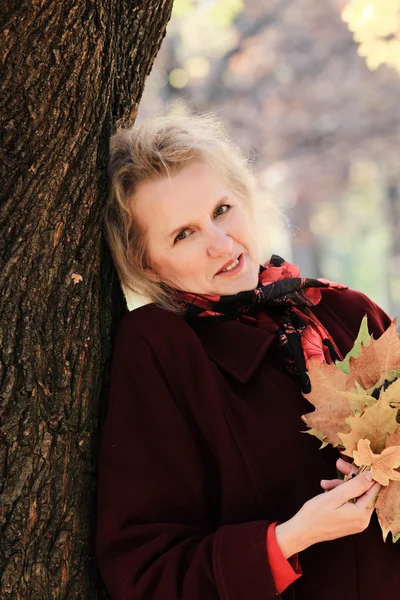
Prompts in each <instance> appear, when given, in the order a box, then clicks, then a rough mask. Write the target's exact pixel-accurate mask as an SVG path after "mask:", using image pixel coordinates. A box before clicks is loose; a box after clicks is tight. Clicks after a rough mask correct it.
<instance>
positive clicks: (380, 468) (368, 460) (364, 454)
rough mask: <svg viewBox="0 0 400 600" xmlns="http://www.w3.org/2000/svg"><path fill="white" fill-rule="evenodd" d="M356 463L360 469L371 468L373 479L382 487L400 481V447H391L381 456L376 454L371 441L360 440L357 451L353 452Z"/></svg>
mask: <svg viewBox="0 0 400 600" xmlns="http://www.w3.org/2000/svg"><path fill="white" fill-rule="evenodd" d="M353 456H354V463H355V464H356V465H357V466H358V467H371V473H372V478H373V479H374V480H375V481H377V482H378V483H380V484H381V485H389V481H390V480H391V479H393V481H400V473H399V472H398V471H395V470H394V469H397V468H398V467H400V446H390V447H389V448H385V449H384V450H382V452H381V453H380V454H374V452H372V450H371V442H370V441H369V440H365V439H363V440H358V444H357V450H354V452H353Z"/></svg>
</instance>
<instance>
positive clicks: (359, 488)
mask: <svg viewBox="0 0 400 600" xmlns="http://www.w3.org/2000/svg"><path fill="white" fill-rule="evenodd" d="M373 485H374V482H373V481H372V476H371V472H370V471H366V472H365V473H359V474H358V475H356V477H354V478H353V479H349V480H348V481H344V482H343V483H342V485H338V486H337V487H336V488H335V489H334V490H331V491H330V492H329V494H330V495H331V498H332V500H333V501H334V502H337V503H338V504H339V505H342V504H344V503H345V502H348V501H349V500H351V499H352V498H358V497H359V496H361V495H362V494H364V493H365V492H366V491H367V490H369V489H370V488H371V487H372V486H373Z"/></svg>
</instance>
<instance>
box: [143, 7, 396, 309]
mask: <svg viewBox="0 0 400 600" xmlns="http://www.w3.org/2000/svg"><path fill="white" fill-rule="evenodd" d="M353 36H354V39H353ZM399 46H400V0H351V1H348V0H325V2H320V1H319V0H270V1H269V2H259V1H258V0H214V1H213V0H197V1H196V0H175V3H174V12H173V18H172V19H171V21H170V23H169V25H168V29H167V37H166V40H165V43H164V44H163V47H162V49H161V52H160V53H159V55H158V57H157V60H156V62H155V67H154V69H153V72H152V74H151V76H150V77H149V79H148V82H147V85H146V89H145V94H144V97H143V102H142V104H141V107H140V109H139V119H141V118H143V117H146V116H150V115H152V114H154V113H156V112H157V111H159V110H160V109H163V107H164V106H165V105H167V110H168V111H172V112H178V113H179V112H181V113H193V112H197V111H201V112H203V111H210V110H211V111H215V112H216V113H217V114H218V116H219V117H220V118H222V119H223V121H224V122H225V123H226V124H227V126H228V129H229V130H230V132H231V135H232V137H233V138H234V139H235V141H236V142H237V143H238V144H239V145H240V146H241V147H242V148H243V150H244V151H245V152H246V153H248V154H249V155H250V156H251V158H252V161H253V165H254V169H255V171H256V173H257V175H258V178H259V181H260V187H259V191H258V200H259V204H260V206H261V208H263V207H267V206H270V204H271V202H275V203H276V204H277V205H278V208H279V209H280V210H283V211H285V212H286V213H287V216H288V219H289V221H290V224H291V227H290V234H288V232H287V231H285V229H282V227H281V226H280V224H279V221H276V220H274V219H273V217H271V213H270V212H268V211H267V212H266V219H265V220H264V228H265V238H266V239H267V240H268V242H267V245H268V250H269V252H270V253H271V252H278V253H279V252H280V253H282V254H283V255H284V256H286V257H288V258H289V259H293V260H295V261H296V262H297V263H298V264H300V266H301V269H302V272H303V273H304V274H305V275H314V276H315V275H317V276H325V277H327V278H329V279H333V280H339V281H342V282H345V283H347V284H348V285H350V286H351V287H353V288H356V289H359V290H361V291H363V292H365V293H366V294H368V295H369V296H371V297H372V298H373V299H374V300H375V301H376V302H378V303H379V304H380V305H382V306H383V307H384V308H385V309H386V310H387V311H388V312H389V313H390V314H391V315H392V316H395V315H396V314H397V315H399V314H400V206H399V204H400V201H399V189H400V169H399V164H398V144H399V133H400V103H399V97H400V77H399V70H400V51H399ZM371 69H375V70H374V71H371Z"/></svg>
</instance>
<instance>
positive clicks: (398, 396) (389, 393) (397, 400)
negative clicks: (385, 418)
mask: <svg viewBox="0 0 400 600" xmlns="http://www.w3.org/2000/svg"><path fill="white" fill-rule="evenodd" d="M381 394H382V395H383V396H384V398H385V400H386V402H387V403H388V404H390V406H393V407H396V408H400V379H396V381H394V382H393V383H391V384H390V385H389V386H388V387H387V388H386V390H384V391H383V390H382V391H381Z"/></svg>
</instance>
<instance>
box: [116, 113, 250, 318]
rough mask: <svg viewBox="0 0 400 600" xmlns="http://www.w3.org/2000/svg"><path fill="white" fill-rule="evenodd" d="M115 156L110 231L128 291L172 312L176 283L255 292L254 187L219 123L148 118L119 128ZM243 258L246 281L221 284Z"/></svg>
mask: <svg viewBox="0 0 400 600" xmlns="http://www.w3.org/2000/svg"><path fill="white" fill-rule="evenodd" d="M110 151H111V158H110V167H109V170H110V177H111V194H110V200H109V203H108V205H107V208H106V215H105V232H106V236H107V239H108V242H109V245H110V248H111V251H112V254H113V256H114V261H115V264H116V267H117V270H118V273H119V276H120V280H121V283H122V285H123V286H124V287H125V288H126V289H127V290H132V291H133V292H135V293H138V294H140V295H142V296H145V297H147V298H149V299H150V300H152V301H155V302H157V303H158V304H159V305H161V306H164V307H165V308H169V309H172V310H174V308H176V303H175V302H174V300H173V297H172V296H171V293H170V291H169V290H168V289H166V286H169V285H171V286H172V287H177V288H179V289H183V290H188V289H190V291H192V292H195V293H206V294H215V293H218V294H225V293H229V294H230V293H235V292H237V291H240V290H241V289H251V288H254V287H255V285H256V283H257V278H258V268H259V256H258V249H257V243H256V241H255V236H254V224H253V220H254V215H253V206H252V204H253V197H254V190H255V186H256V182H255V179H254V177H253V174H252V172H251V168H250V165H249V163H248V161H247V159H246V158H245V157H244V156H243V154H242V153H241V152H240V150H239V149H238V148H237V147H236V146H235V144H234V143H233V142H232V141H231V140H230V139H229V137H228V135H227V133H226V131H225V129H224V127H223V125H222V123H221V122H220V121H218V120H217V119H216V118H215V117H214V116H213V115H210V114H207V115H201V116H197V117H192V118H187V117H180V118H176V117H175V118H171V117H159V118H157V119H148V120H147V121H145V122H143V123H142V124H140V125H137V126H135V127H134V128H132V129H122V130H119V131H118V132H117V133H116V134H115V135H114V136H113V138H112V139H111V147H110ZM193 182H195V185H194V184H193ZM229 232H230V233H231V234H232V235H227V233H229ZM241 255H243V256H242V258H241V261H240V265H239V269H238V271H240V274H239V272H238V271H236V272H235V273H232V277H229V278H227V277H226V276H225V277H224V278H222V277H218V278H217V277H216V275H217V273H218V271H220V270H221V269H223V268H225V266H226V265H228V266H229V262H233V261H234V260H236V259H237V258H239V257H240V256H241ZM239 275H240V276H239ZM234 276H235V277H234ZM236 276H237V277H236ZM225 279H226V280H225ZM188 286H189V287H188ZM193 286H194V287H193Z"/></svg>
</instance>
